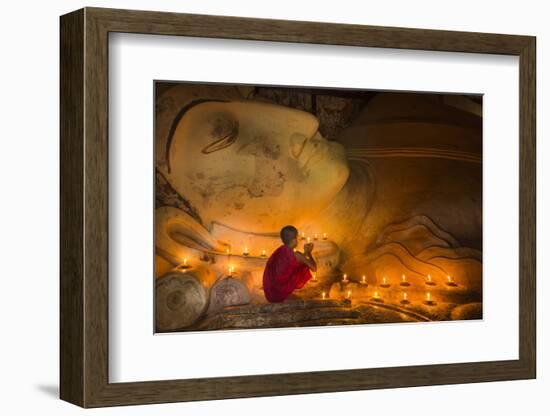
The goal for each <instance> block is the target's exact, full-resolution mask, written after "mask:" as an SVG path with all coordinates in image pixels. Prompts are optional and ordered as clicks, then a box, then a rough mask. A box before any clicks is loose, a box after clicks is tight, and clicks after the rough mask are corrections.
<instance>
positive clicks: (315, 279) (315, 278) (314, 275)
mask: <svg viewBox="0 0 550 416" xmlns="http://www.w3.org/2000/svg"><path fill="white" fill-rule="evenodd" d="M312 277H313V278H312V279H311V280H312V281H313V282H316V281H317V273H315V272H314V273H312Z"/></svg>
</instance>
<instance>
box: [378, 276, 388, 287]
mask: <svg viewBox="0 0 550 416" xmlns="http://www.w3.org/2000/svg"><path fill="white" fill-rule="evenodd" d="M380 286H382V287H390V284H389V283H388V279H387V278H386V276H384V277H382V284H381V285H380Z"/></svg>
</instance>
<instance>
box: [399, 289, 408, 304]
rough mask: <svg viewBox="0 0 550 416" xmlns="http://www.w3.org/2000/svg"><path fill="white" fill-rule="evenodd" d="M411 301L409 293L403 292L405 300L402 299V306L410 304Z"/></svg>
mask: <svg viewBox="0 0 550 416" xmlns="http://www.w3.org/2000/svg"><path fill="white" fill-rule="evenodd" d="M409 303H410V302H409V299H407V292H403V299H401V304H402V305H407V304H409Z"/></svg>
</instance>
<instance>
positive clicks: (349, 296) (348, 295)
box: [346, 290, 351, 299]
mask: <svg viewBox="0 0 550 416" xmlns="http://www.w3.org/2000/svg"><path fill="white" fill-rule="evenodd" d="M346 297H347V298H348V299H349V298H351V290H348V294H347V296H346Z"/></svg>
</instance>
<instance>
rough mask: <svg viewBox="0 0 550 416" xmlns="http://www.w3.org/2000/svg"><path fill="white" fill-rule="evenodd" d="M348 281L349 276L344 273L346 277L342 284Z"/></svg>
mask: <svg viewBox="0 0 550 416" xmlns="http://www.w3.org/2000/svg"><path fill="white" fill-rule="evenodd" d="M347 281H348V275H347V274H346V273H344V277H343V279H342V282H347Z"/></svg>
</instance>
